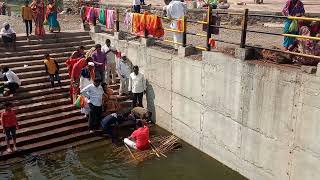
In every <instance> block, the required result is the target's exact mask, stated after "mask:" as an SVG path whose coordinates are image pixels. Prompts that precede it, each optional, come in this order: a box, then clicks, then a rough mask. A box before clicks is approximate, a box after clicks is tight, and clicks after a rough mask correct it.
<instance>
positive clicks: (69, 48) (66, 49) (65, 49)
mask: <svg viewBox="0 0 320 180" xmlns="http://www.w3.org/2000/svg"><path fill="white" fill-rule="evenodd" d="M79 45H80V44H76V45H74V46H60V47H56V48H53V49H37V50H33V51H31V52H28V54H29V55H31V56H32V55H44V54H47V53H49V54H52V53H61V52H69V51H75V50H76V49H77V48H78V47H79ZM83 46H84V47H85V48H86V49H90V48H91V47H93V46H94V44H86V45H83ZM25 54H26V52H18V51H16V52H5V53H1V54H0V58H6V57H15V56H24V55H25Z"/></svg>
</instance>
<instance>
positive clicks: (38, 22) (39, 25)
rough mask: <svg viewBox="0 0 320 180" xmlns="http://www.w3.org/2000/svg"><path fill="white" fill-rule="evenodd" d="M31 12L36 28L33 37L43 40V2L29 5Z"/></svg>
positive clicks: (35, 1)
mask: <svg viewBox="0 0 320 180" xmlns="http://www.w3.org/2000/svg"><path fill="white" fill-rule="evenodd" d="M30 7H31V9H32V11H33V19H34V23H35V26H36V29H35V35H37V36H38V37H39V39H40V38H43V37H44V35H45V30H44V27H43V22H44V17H45V16H44V2H43V1H41V0H34V1H33V2H32V3H31V5H30Z"/></svg>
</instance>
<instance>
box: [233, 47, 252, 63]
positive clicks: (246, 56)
mask: <svg viewBox="0 0 320 180" xmlns="http://www.w3.org/2000/svg"><path fill="white" fill-rule="evenodd" d="M235 57H236V58H238V59H240V60H251V59H253V58H254V49H252V48H236V49H235Z"/></svg>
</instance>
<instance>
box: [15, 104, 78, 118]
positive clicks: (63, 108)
mask: <svg viewBox="0 0 320 180" xmlns="http://www.w3.org/2000/svg"><path fill="white" fill-rule="evenodd" d="M75 109H77V108H76V107H75V106H74V105H73V104H68V105H64V106H56V107H51V108H47V109H43V110H38V111H31V112H26V113H21V114H17V120H18V121H25V120H28V119H33V118H39V117H43V116H49V115H53V114H58V113H61V112H65V111H66V112H68V111H73V110H75Z"/></svg>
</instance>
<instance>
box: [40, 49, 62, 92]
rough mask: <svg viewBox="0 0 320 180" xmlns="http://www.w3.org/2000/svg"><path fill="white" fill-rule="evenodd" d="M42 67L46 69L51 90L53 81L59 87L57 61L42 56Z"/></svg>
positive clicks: (48, 56) (47, 56)
mask: <svg viewBox="0 0 320 180" xmlns="http://www.w3.org/2000/svg"><path fill="white" fill-rule="evenodd" d="M44 59H45V60H44V65H45V68H46V73H47V74H48V75H49V79H50V82H51V86H52V88H54V80H56V81H58V84H59V86H60V87H61V81H60V76H59V65H58V63H57V61H55V60H54V59H52V58H51V57H50V55H49V54H46V55H44Z"/></svg>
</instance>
